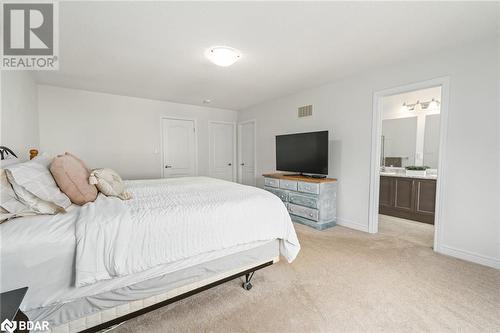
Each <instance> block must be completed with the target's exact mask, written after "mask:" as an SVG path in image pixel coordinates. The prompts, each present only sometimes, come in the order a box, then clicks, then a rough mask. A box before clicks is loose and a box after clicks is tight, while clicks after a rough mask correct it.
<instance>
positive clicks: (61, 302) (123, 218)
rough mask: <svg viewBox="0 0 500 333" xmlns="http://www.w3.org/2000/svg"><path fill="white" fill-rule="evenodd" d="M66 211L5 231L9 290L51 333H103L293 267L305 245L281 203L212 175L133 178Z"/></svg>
mask: <svg viewBox="0 0 500 333" xmlns="http://www.w3.org/2000/svg"><path fill="white" fill-rule="evenodd" d="M126 186H127V189H128V190H129V191H130V192H131V193H132V196H133V199H131V200H128V201H122V200H120V199H117V198H110V197H105V196H103V195H101V194H100V195H99V196H98V198H97V200H96V201H95V202H93V203H89V204H86V205H84V206H82V207H79V206H76V205H72V206H71V207H70V208H69V209H68V211H67V212H66V213H64V214H57V215H46V216H30V217H21V218H16V219H15V220H13V221H9V222H7V223H3V224H1V225H0V231H1V250H2V252H1V275H0V278H1V287H2V291H5V290H10V289H15V288H20V287H24V286H28V287H29V290H28V293H27V295H26V297H25V301H24V302H23V304H22V306H21V309H22V310H23V311H24V313H25V314H26V315H27V316H28V317H29V318H30V320H32V321H42V320H46V321H49V324H50V328H51V331H53V332H78V331H96V330H99V329H103V328H105V327H109V326H111V325H113V324H116V323H119V322H122V321H124V320H126V319H129V318H132V317H134V316H137V315H140V314H142V313H145V312H148V311H151V310H153V309H156V308H158V307H160V306H163V305H166V304H169V303H171V302H174V301H176V300H178V299H181V298H184V297H187V296H189V295H191V294H194V293H196V292H199V291H202V290H205V289H207V288H210V287H212V286H215V285H217V284H220V283H223V282H226V281H228V280H230V279H234V278H236V277H239V276H244V277H245V279H246V280H245V283H244V287H246V289H250V287H251V283H250V279H251V277H252V276H253V273H254V272H255V271H256V270H259V269H261V268H264V267H266V266H269V265H271V264H273V263H275V262H277V261H278V260H279V257H280V255H281V256H283V257H284V258H285V259H286V260H287V261H289V262H291V261H293V260H294V259H295V257H296V256H297V254H298V252H299V250H300V245H299V242H298V240H297V236H296V234H295V230H294V228H293V225H292V222H291V220H290V217H289V215H288V212H287V210H286V207H285V206H284V205H283V203H282V202H281V200H280V199H279V198H278V197H276V196H274V195H273V194H271V193H268V192H266V191H264V190H261V189H258V188H255V187H249V186H244V185H240V184H236V183H232V182H227V181H222V180H217V179H212V178H208V177H186V178H176V179H162V180H141V181H126Z"/></svg>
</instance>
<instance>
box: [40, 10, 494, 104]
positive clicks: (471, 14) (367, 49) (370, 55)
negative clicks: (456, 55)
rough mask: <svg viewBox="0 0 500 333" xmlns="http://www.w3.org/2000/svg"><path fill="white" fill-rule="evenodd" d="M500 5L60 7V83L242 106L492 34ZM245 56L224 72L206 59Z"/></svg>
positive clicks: (53, 79) (44, 78)
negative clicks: (219, 49) (209, 53)
mask: <svg viewBox="0 0 500 333" xmlns="http://www.w3.org/2000/svg"><path fill="white" fill-rule="evenodd" d="M499 6H500V4H499V3H495V2H491V3H478V2H476V3H474V2H469V3H465V2H421V3H418V2H392V3H386V2H183V3H181V2H140V1H137V2H115V1H111V2H60V9H59V16H60V18H59V22H60V29H59V35H60V42H59V48H60V56H59V59H60V70H59V71H57V72H56V71H40V72H38V73H37V81H38V82H40V83H46V84H52V85H57V86H63V87H71V88H79V89H85V90H92V91H100V92H107V93H114V94H120V95H129V96H137V97H143V98H150V99H159V100H168V101H173V102H180V103H188V104H196V105H203V100H205V99H210V100H211V101H212V102H211V104H210V106H213V107H220V108H228V109H233V110H240V109H243V108H245V107H248V106H250V105H254V104H258V103H261V102H263V101H266V100H270V99H273V98H277V97H280V96H285V95H288V94H291V93H294V92H296V91H300V90H302V89H307V88H310V87H314V86H318V85H321V84H323V83H326V82H329V81H332V80H335V79H338V78H341V77H345V76H348V75H352V74H355V73H359V72H362V71H364V70H367V69H370V68H372V67H375V66H380V65H384V64H389V63H391V62H394V61H401V60H404V59H407V58H410V57H415V56H418V55H423V54H427V53H433V52H437V51H439V50H440V49H445V48H448V47H453V46H455V45H458V44H462V43H468V42H472V41H474V40H478V39H481V38H485V37H486V36H487V35H493V34H494V33H496V31H497V29H498V27H497V24H498V15H499V14H498V13H499V11H498V10H499ZM213 45H229V46H232V47H234V48H237V49H239V50H240V51H241V52H242V53H243V57H242V59H241V60H240V61H239V62H237V63H236V64H235V65H233V66H231V67H226V68H222V67H217V66H215V65H213V64H212V63H210V62H209V61H208V60H207V59H206V58H205V57H204V55H203V53H204V51H205V49H206V48H208V47H210V46H213Z"/></svg>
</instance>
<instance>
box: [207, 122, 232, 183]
mask: <svg viewBox="0 0 500 333" xmlns="http://www.w3.org/2000/svg"><path fill="white" fill-rule="evenodd" d="M212 124H224V125H233V159H232V160H231V164H232V167H233V182H235V181H236V180H237V179H238V175H237V173H238V169H237V168H236V159H237V150H236V141H237V138H236V135H237V133H236V122H234V121H222V120H209V121H208V174H209V175H210V177H212V171H213V170H212V153H213V151H212V147H211V146H210V136H211V135H212Z"/></svg>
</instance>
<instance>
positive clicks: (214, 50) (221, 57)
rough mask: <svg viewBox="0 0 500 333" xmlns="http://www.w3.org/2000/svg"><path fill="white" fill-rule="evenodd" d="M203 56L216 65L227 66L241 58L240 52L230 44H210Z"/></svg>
mask: <svg viewBox="0 0 500 333" xmlns="http://www.w3.org/2000/svg"><path fill="white" fill-rule="evenodd" d="M205 57H207V59H208V60H210V61H211V62H212V63H214V64H216V65H217V66H221V67H228V66H231V65H232V64H234V63H235V62H236V61H238V60H240V59H241V52H240V51H238V50H237V49H235V48H232V47H230V46H212V47H211V48H209V49H207V50H206V51H205Z"/></svg>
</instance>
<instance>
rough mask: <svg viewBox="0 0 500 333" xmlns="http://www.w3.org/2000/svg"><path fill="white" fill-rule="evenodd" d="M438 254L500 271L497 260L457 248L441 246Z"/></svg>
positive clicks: (499, 264) (499, 263)
mask: <svg viewBox="0 0 500 333" xmlns="http://www.w3.org/2000/svg"><path fill="white" fill-rule="evenodd" d="M439 253H441V254H444V255H448V256H452V257H455V258H459V259H462V260H466V261H471V262H474V263H476V264H480V265H484V266H489V267H493V268H496V269H500V260H499V259H496V258H493V257H488V256H484V255H482V254H478V253H475V252H470V251H466V250H460V249H457V248H454V247H452V246H448V245H441V250H440V251H439Z"/></svg>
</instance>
